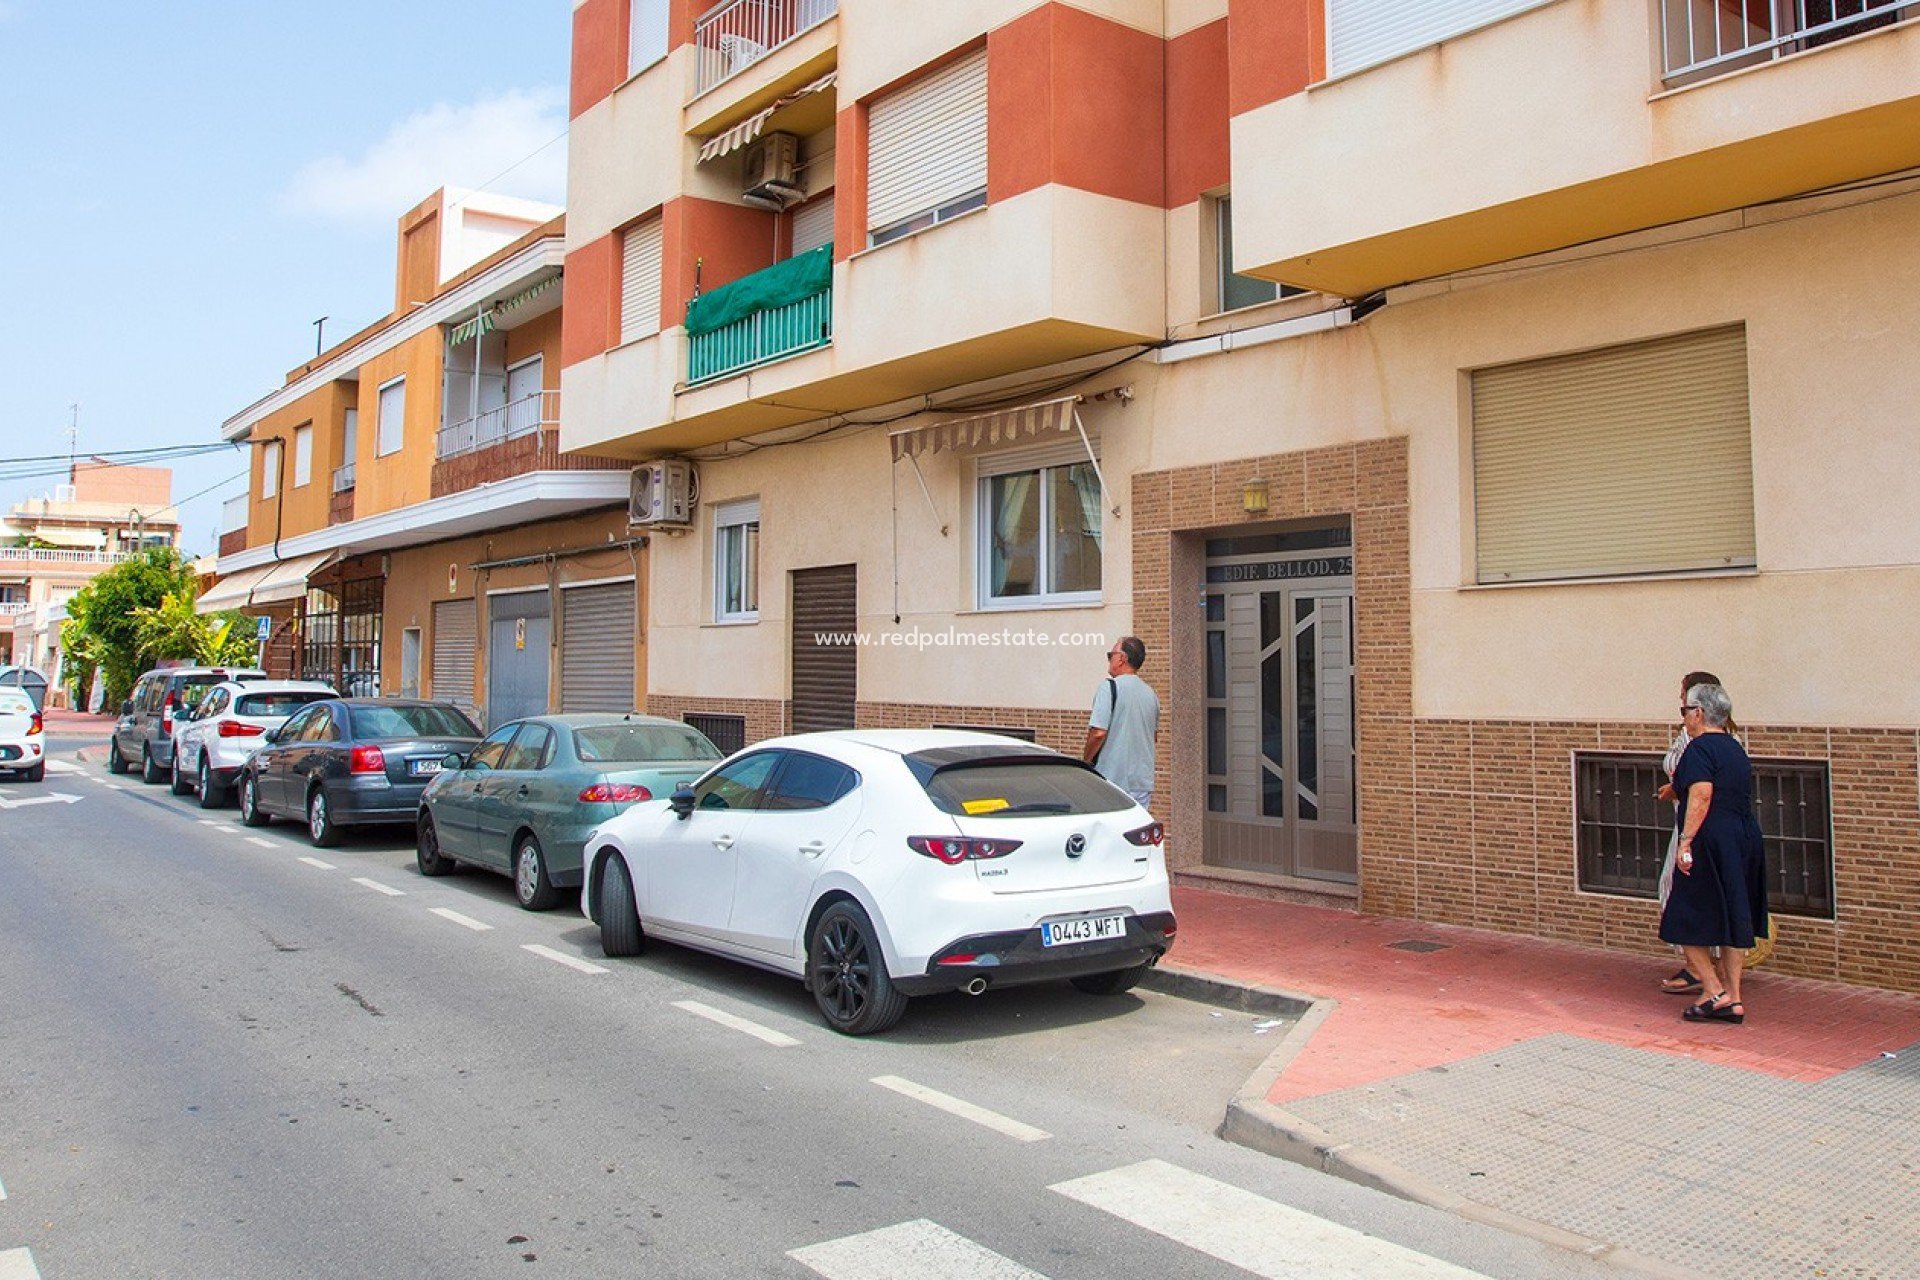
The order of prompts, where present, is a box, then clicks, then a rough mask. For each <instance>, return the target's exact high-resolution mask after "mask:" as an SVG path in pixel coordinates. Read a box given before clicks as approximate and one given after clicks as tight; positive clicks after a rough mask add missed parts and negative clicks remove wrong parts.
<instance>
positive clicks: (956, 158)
mask: <svg viewBox="0 0 1920 1280" xmlns="http://www.w3.org/2000/svg"><path fill="white" fill-rule="evenodd" d="M986 189H987V51H986V50H985V49H981V50H979V51H978V52H976V53H973V54H970V55H968V56H967V57H964V58H962V59H960V60H959V61H958V62H954V63H950V64H948V65H947V66H944V67H942V68H940V69H939V70H938V71H935V72H933V73H932V74H931V75H928V76H924V77H922V78H921V79H920V80H917V81H915V82H914V83H913V84H910V85H908V86H907V87H906V88H904V89H901V90H899V91H898V92H896V93H890V94H888V95H887V96H886V97H884V98H881V99H880V100H879V101H877V102H875V103H874V104H873V107H872V109H871V110H870V111H869V112H868V113H867V227H868V229H869V230H872V231H877V230H881V229H884V228H886V227H890V226H892V225H893V224H894V223H897V222H904V221H905V220H907V219H908V218H912V217H916V216H918V215H919V214H923V213H927V212H929V211H931V210H934V209H938V208H940V207H941V206H942V205H946V204H951V203H952V202H953V201H955V200H957V199H959V198H960V197H961V196H964V195H969V194H972V193H973V192H976V191H985V190H986Z"/></svg>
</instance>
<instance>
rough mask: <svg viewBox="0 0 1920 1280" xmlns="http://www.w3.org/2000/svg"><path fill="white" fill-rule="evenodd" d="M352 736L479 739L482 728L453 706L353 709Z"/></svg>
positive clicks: (359, 737) (358, 737) (361, 738)
mask: <svg viewBox="0 0 1920 1280" xmlns="http://www.w3.org/2000/svg"><path fill="white" fill-rule="evenodd" d="M350 713H351V715H352V716H353V736H354V737H355V738H357V739H360V740H362V741H365V740H366V739H369V738H477V737H479V736H480V730H479V728H478V727H477V726H476V725H475V724H474V723H473V721H471V720H469V719H467V718H466V716H464V715H462V714H461V713H460V712H459V711H458V710H456V709H455V708H453V707H433V706H425V707H353V708H351V709H350Z"/></svg>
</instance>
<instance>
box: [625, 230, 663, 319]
mask: <svg viewBox="0 0 1920 1280" xmlns="http://www.w3.org/2000/svg"><path fill="white" fill-rule="evenodd" d="M660 252H661V249H660V219H658V218H648V219H647V220H646V221H645V222H641V223H637V224H635V225H634V226H631V227H628V228H627V229H626V231H624V232H623V233H621V236H620V341H622V342H632V341H633V340H634V339H635V338H644V337H646V336H648V335H649V334H654V333H658V332H660Z"/></svg>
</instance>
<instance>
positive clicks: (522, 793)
mask: <svg viewBox="0 0 1920 1280" xmlns="http://www.w3.org/2000/svg"><path fill="white" fill-rule="evenodd" d="M513 794H515V795H517V796H519V797H520V798H521V799H522V800H525V799H526V798H527V787H526V784H525V783H522V784H521V785H520V788H519V790H517V791H515V792H514V793H513Z"/></svg>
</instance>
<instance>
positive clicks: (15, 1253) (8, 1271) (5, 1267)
mask: <svg viewBox="0 0 1920 1280" xmlns="http://www.w3.org/2000/svg"><path fill="white" fill-rule="evenodd" d="M0 1280H40V1268H38V1267H36V1266H34V1265H33V1250H31V1249H0Z"/></svg>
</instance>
